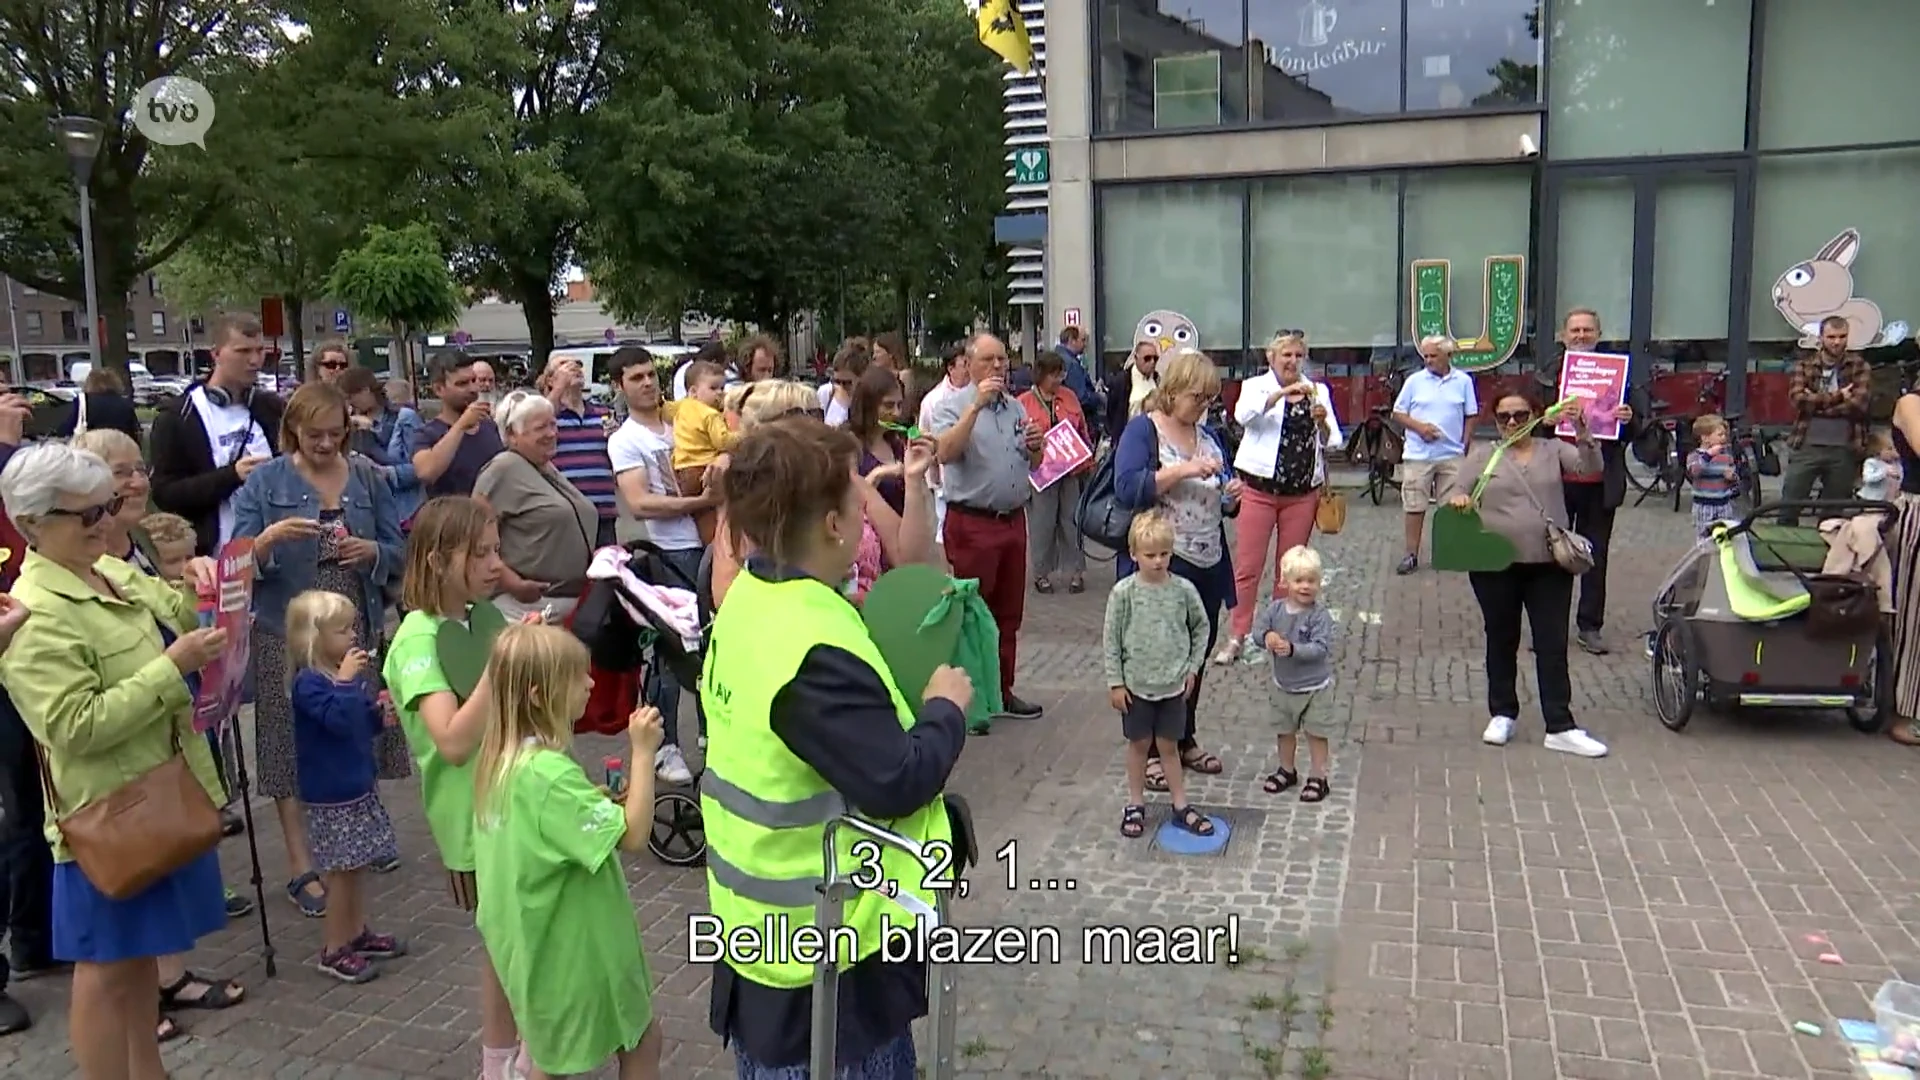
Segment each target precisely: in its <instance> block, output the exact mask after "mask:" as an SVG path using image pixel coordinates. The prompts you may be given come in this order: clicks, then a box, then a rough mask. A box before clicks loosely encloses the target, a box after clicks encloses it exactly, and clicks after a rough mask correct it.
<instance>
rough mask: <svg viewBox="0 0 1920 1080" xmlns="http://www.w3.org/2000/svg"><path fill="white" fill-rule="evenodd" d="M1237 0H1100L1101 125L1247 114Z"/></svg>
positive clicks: (1141, 126) (1220, 120)
mask: <svg viewBox="0 0 1920 1080" xmlns="http://www.w3.org/2000/svg"><path fill="white" fill-rule="evenodd" d="M1241 17H1242V16H1241V11H1240V0H1158V2H1157V3H1156V2H1155V0H1100V3H1099V22H1098V28H1099V34H1100V41H1099V63H1100V115H1099V117H1098V122H1099V126H1100V130H1102V131H1154V130H1158V129H1173V128H1183V127H1218V126H1220V125H1222V124H1238V123H1241V122H1243V121H1244V120H1246V118H1247V81H1246V69H1247V59H1246V53H1247V51H1246V49H1245V48H1244V47H1243V46H1242V44H1241V41H1242V39H1241V32H1240V28H1241Z"/></svg>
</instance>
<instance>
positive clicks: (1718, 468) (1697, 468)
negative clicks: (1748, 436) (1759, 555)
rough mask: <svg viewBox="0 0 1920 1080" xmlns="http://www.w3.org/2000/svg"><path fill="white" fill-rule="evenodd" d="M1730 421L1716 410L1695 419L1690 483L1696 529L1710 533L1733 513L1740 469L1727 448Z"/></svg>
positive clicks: (1699, 531) (1689, 465)
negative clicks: (1735, 464)
mask: <svg viewBox="0 0 1920 1080" xmlns="http://www.w3.org/2000/svg"><path fill="white" fill-rule="evenodd" d="M1728 434H1729V432H1728V429H1727V422H1726V420H1725V419H1723V418H1721V417H1720V416H1717V415H1715V414H1713V413H1708V414H1707V415H1705V416H1702V417H1699V418H1697V419H1695V420H1694V422H1693V439H1694V449H1693V452H1692V453H1690V454H1688V455H1687V483H1688V485H1689V486H1691V487H1692V488H1693V531H1694V534H1695V535H1697V536H1705V535H1707V530H1708V529H1709V528H1711V527H1712V526H1713V523H1714V522H1716V521H1728V520H1731V519H1732V516H1733V497H1734V495H1735V494H1736V493H1737V489H1738V487H1739V470H1738V469H1736V468H1735V467H1734V462H1733V453H1732V452H1731V451H1730V450H1729V449H1728V447H1727V438H1728Z"/></svg>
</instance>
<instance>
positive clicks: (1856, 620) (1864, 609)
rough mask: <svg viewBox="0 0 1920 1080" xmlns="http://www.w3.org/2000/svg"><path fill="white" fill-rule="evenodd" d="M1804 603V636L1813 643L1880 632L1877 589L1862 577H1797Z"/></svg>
mask: <svg viewBox="0 0 1920 1080" xmlns="http://www.w3.org/2000/svg"><path fill="white" fill-rule="evenodd" d="M1801 582H1802V584H1803V585H1804V586H1805V587H1806V590H1807V596H1808V597H1809V598H1810V602H1809V603H1808V604H1807V636H1808V637H1810V638H1813V639H1815V640H1816V641H1845V640H1847V639H1848V638H1855V639H1861V638H1870V637H1872V636H1873V635H1874V634H1876V633H1878V632H1879V630H1880V589H1879V587H1878V586H1876V585H1875V584H1874V583H1873V581H1872V580H1871V579H1869V578H1868V577H1867V576H1866V575H1864V574H1811V575H1808V576H1806V577H1804V578H1801Z"/></svg>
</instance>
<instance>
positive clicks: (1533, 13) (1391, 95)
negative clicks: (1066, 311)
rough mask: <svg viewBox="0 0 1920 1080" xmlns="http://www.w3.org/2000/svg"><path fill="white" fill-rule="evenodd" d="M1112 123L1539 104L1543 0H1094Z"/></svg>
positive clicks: (1269, 119) (1235, 121) (1137, 128)
mask: <svg viewBox="0 0 1920 1080" xmlns="http://www.w3.org/2000/svg"><path fill="white" fill-rule="evenodd" d="M1093 10H1094V19H1095V34H1096V42H1097V44H1096V48H1095V50H1094V56H1095V57H1096V69H1097V74H1096V76H1095V82H1096V90H1097V100H1098V103H1099V108H1098V110H1097V112H1096V120H1095V126H1096V128H1097V130H1099V131H1101V132H1103V133H1113V134H1119V133H1138V132H1150V131H1174V130H1193V129H1204V128H1222V127H1244V126H1256V127H1257V126H1272V125H1286V124H1321V123H1328V122H1332V121H1340V120H1363V119H1366V118H1369V117H1378V116H1391V115H1395V114H1399V113H1412V112H1426V111H1433V110H1449V111H1451V110H1462V109H1490V108H1491V109H1511V108H1523V109H1524V108H1531V107H1537V105H1538V103H1539V100H1540V67H1541V58H1542V56H1543V43H1542V41H1541V26H1540V16H1539V4H1538V3H1537V2H1536V0H1094V3H1093Z"/></svg>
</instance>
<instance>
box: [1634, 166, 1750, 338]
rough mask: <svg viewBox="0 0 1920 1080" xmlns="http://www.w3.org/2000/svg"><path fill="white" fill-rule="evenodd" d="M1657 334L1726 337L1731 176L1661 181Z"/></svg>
mask: <svg viewBox="0 0 1920 1080" xmlns="http://www.w3.org/2000/svg"><path fill="white" fill-rule="evenodd" d="M1653 217H1654V225H1653V336H1654V338H1655V339H1657V340H1663V341H1723V340H1725V339H1726V337H1727V303H1728V297H1729V291H1728V290H1729V289H1730V287H1731V280H1730V279H1731V277H1732V274H1731V273H1730V268H1731V267H1732V266H1733V176H1732V174H1730V173H1709V174H1705V175H1700V176H1676V177H1670V178H1666V179H1662V180H1661V181H1660V186H1659V188H1658V189H1657V190H1656V192H1655V198H1654V203H1653Z"/></svg>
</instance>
